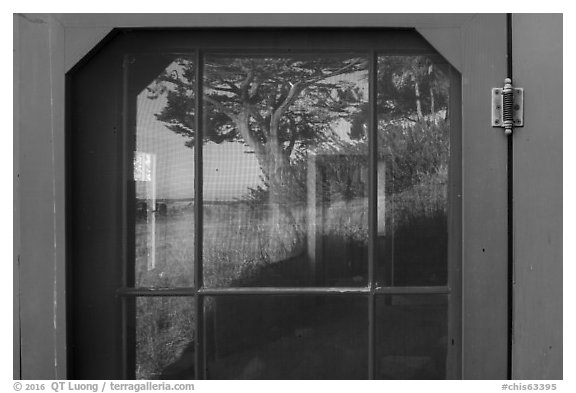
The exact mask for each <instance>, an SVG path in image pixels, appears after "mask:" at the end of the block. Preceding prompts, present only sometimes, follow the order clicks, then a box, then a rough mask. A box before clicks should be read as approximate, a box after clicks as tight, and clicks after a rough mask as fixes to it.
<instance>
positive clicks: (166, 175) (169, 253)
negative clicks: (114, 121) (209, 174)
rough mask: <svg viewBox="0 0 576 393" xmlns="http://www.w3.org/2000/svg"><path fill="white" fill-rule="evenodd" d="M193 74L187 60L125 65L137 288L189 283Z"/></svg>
mask: <svg viewBox="0 0 576 393" xmlns="http://www.w3.org/2000/svg"><path fill="white" fill-rule="evenodd" d="M193 69H194V63H193V62H192V60H190V59H187V58H178V59H173V58H166V57H162V56H151V55H150V56H138V57H133V58H131V61H130V78H131V79H130V81H131V83H132V84H133V86H136V87H135V89H134V95H135V98H134V99H135V100H136V104H135V105H136V141H135V150H136V151H135V153H134V181H135V185H136V187H135V188H136V189H135V198H136V201H135V202H136V203H135V205H136V214H135V226H136V228H135V247H136V249H135V260H136V262H135V279H134V281H135V285H136V286H140V287H142V286H148V287H175V286H191V285H192V283H193V271H194V269H193V262H194V149H193V145H194V101H195V99H194V84H195V83H194V73H193ZM175 102H177V105H178V111H175V109H174V106H175V105H176V104H175Z"/></svg>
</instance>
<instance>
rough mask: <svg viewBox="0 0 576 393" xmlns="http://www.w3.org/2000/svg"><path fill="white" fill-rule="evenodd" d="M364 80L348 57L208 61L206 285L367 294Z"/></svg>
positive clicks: (360, 62)
mask: <svg viewBox="0 0 576 393" xmlns="http://www.w3.org/2000/svg"><path fill="white" fill-rule="evenodd" d="M367 78H368V72H367V61H366V59H364V58H360V57H357V56H352V55H346V56H342V55H323V56H320V55H316V56H310V55H307V56H298V55H290V56H274V55H266V56H243V57H230V55H228V56H224V55H223V56H219V55H211V56H208V57H207V58H206V63H205V69H204V94H205V95H204V102H205V105H204V108H205V116H204V122H205V139H204V151H203V157H204V172H203V173H204V177H203V184H204V185H203V190H204V251H203V252H204V272H205V277H204V282H205V284H206V285H208V286H336V285H342V286H360V285H366V283H367V280H366V271H367V239H368V220H367V212H368V203H367V190H368V182H367V181H368V176H367V173H368V171H367V167H368V165H367V141H366V130H365V128H364V127H362V124H361V123H360V122H359V121H358V119H359V118H360V117H361V114H362V113H364V111H365V110H366V107H367V99H368V80H367Z"/></svg>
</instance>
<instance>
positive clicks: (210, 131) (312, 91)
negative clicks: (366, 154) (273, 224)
mask: <svg viewBox="0 0 576 393" xmlns="http://www.w3.org/2000/svg"><path fill="white" fill-rule="evenodd" d="M178 63H179V65H180V68H181V69H182V71H181V72H180V75H179V74H178V73H174V72H173V73H171V74H169V73H165V74H164V75H161V76H160V77H159V78H158V79H157V83H156V86H155V87H154V88H152V90H153V91H152V93H153V94H154V93H157V92H158V91H164V92H165V93H166V95H167V105H166V107H165V108H164V109H163V111H162V112H161V113H159V114H158V115H157V118H158V119H159V120H161V121H163V122H165V123H166V125H167V127H168V128H170V129H171V130H172V131H174V132H176V133H178V134H181V135H183V136H185V137H187V139H188V141H187V142H186V143H187V145H188V146H193V144H194V138H195V136H196V134H195V130H194V122H193V120H194V99H195V98H194V96H193V94H191V92H192V91H193V90H194V81H193V75H194V64H193V63H192V62H190V61H188V60H184V59H181V60H178ZM365 69H366V61H365V60H363V59H359V58H342V57H328V58H321V59H315V58H310V57H300V58H296V57H292V58H278V57H276V58H221V57H214V58H210V59H208V60H207V61H206V63H205V66H204V75H205V76H204V81H203V82H204V97H203V99H204V102H205V112H206V113H205V127H204V140H205V141H211V142H215V143H222V142H225V141H228V142H232V141H237V142H244V143H245V144H247V145H248V146H249V148H250V149H251V151H252V152H253V153H254V154H255V156H256V159H257V160H258V163H259V165H260V167H261V168H262V172H263V174H264V178H265V179H264V180H265V182H266V184H267V186H268V187H267V188H268V189H269V192H270V193H271V194H272V196H274V194H281V193H282V189H283V188H285V187H286V186H289V187H294V185H295V184H297V182H296V180H297V179H296V178H295V176H294V173H293V170H292V168H293V165H291V159H292V158H293V157H294V153H295V151H299V152H303V151H304V150H305V149H306V147H308V146H310V145H314V144H315V143H318V142H319V141H321V140H322V139H323V138H325V137H326V136H327V135H328V134H329V133H330V131H329V129H330V126H331V123H332V122H333V121H335V120H336V119H338V118H342V117H350V116H351V115H352V114H353V113H355V112H356V111H357V110H358V109H357V108H358V106H359V105H360V103H361V99H362V92H361V91H360V90H359V88H358V87H357V83H354V82H351V81H347V80H346V76H345V75H355V76H354V78H356V80H358V78H359V77H360V76H359V75H358V72H359V71H362V70H365ZM348 79H349V80H351V79H352V78H348Z"/></svg>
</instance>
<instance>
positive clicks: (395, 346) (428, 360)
mask: <svg viewBox="0 0 576 393" xmlns="http://www.w3.org/2000/svg"><path fill="white" fill-rule="evenodd" d="M447 337H448V299H447V296H446V295H405V296H400V295H395V296H379V297H377V298H376V339H375V340H376V351H375V352H376V367H375V376H376V378H377V379H445V378H446V359H447V347H448V338H447Z"/></svg>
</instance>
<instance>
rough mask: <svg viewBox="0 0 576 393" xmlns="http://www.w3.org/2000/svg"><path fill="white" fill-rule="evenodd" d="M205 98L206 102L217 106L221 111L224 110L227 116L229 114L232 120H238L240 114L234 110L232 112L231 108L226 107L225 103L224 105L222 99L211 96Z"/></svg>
mask: <svg viewBox="0 0 576 393" xmlns="http://www.w3.org/2000/svg"><path fill="white" fill-rule="evenodd" d="M204 100H206V102H208V103H210V104H212V105H213V106H215V107H216V108H217V109H218V110H219V111H220V112H222V113H224V114H225V115H226V116H228V117H229V118H230V120H232V121H234V122H237V121H238V116H237V115H236V114H235V113H234V112H232V111H231V110H229V109H228V108H226V107H225V106H224V105H222V103H221V102H220V101H217V100H215V99H213V98H212V97H210V96H204Z"/></svg>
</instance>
